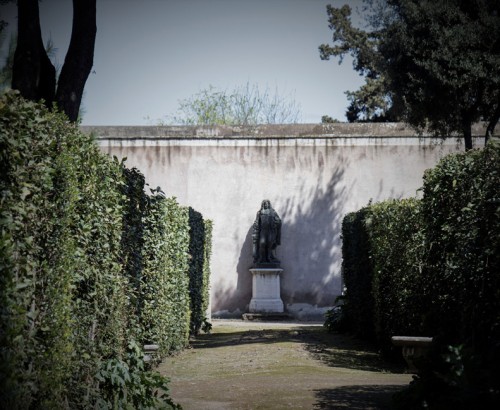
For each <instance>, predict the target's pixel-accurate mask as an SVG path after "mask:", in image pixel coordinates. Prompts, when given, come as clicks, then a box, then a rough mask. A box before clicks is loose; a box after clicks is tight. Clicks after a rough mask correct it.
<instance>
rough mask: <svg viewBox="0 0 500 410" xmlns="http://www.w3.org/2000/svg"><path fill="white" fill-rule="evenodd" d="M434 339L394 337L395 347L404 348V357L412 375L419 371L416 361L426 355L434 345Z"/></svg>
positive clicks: (392, 339) (392, 338)
mask: <svg viewBox="0 0 500 410" xmlns="http://www.w3.org/2000/svg"><path fill="white" fill-rule="evenodd" d="M432 340H433V339H432V337H423V336H392V337H391V341H392V344H393V345H394V346H401V347H402V348H403V357H404V359H405V361H406V363H407V364H408V370H409V371H410V372H412V373H415V372H416V371H417V368H416V367H415V364H414V362H413V361H414V360H415V359H417V358H419V357H422V356H424V355H425V354H426V352H427V351H428V350H429V348H430V347H431V344H432Z"/></svg>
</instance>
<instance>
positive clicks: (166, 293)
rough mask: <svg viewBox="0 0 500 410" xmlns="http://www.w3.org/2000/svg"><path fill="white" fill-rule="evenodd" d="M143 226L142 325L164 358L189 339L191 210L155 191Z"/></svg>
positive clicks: (149, 341)
mask: <svg viewBox="0 0 500 410" xmlns="http://www.w3.org/2000/svg"><path fill="white" fill-rule="evenodd" d="M144 223H145V232H144V248H143V270H142V278H141V301H142V309H141V326H142V328H143V331H144V334H143V337H144V341H145V342H146V343H154V344H158V345H159V354H160V356H163V355H165V354H168V353H169V352H171V351H175V350H179V349H181V348H183V347H184V346H186V344H187V343H188V338H189V323H190V312H189V303H190V302H189V275H188V270H189V262H188V257H189V254H188V251H189V216H188V209H187V208H184V207H181V206H180V205H179V204H178V203H177V201H176V200H175V198H165V197H164V195H163V194H162V193H161V192H159V191H157V190H153V192H152V195H151V196H150V197H149V198H148V205H147V210H146V216H145V220H144Z"/></svg>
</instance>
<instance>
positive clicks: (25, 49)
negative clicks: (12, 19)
mask: <svg viewBox="0 0 500 410" xmlns="http://www.w3.org/2000/svg"><path fill="white" fill-rule="evenodd" d="M55 87H56V70H55V68H54V66H53V65H52V63H51V61H50V59H49V57H48V56H47V52H46V51H45V48H44V47H43V41H42V32H41V30H40V18H39V10H38V0H19V1H18V37H17V47H16V52H15V54H14V66H13V69H12V88H14V89H17V90H19V91H20V93H21V95H22V96H23V97H24V98H26V99H29V100H34V101H38V100H41V99H44V100H45V103H46V104H47V106H49V107H51V106H52V102H53V101H54V96H55Z"/></svg>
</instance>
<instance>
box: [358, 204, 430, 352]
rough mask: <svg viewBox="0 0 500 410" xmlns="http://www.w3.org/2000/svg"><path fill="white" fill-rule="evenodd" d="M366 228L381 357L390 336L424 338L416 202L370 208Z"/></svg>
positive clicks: (422, 247)
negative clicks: (381, 351)
mask: <svg viewBox="0 0 500 410" xmlns="http://www.w3.org/2000/svg"><path fill="white" fill-rule="evenodd" d="M365 225H366V228H367V230H368V232H369V243H370V258H371V260H372V263H373V280H372V292H373V300H374V311H373V326H374V331H375V335H376V338H377V341H378V343H379V345H380V347H381V348H382V349H383V351H384V352H385V353H390V352H391V351H392V350H393V346H392V343H391V336H394V335H406V336H422V335H423V334H422V332H423V330H422V323H423V320H424V315H425V312H426V309H427V306H426V303H425V300H424V298H423V295H422V293H421V291H422V286H423V284H422V269H423V260H424V252H425V237H424V234H423V231H422V227H423V224H422V215H421V204H420V201H418V200H417V199H402V200H390V201H386V202H381V203H377V204H374V205H372V206H371V207H370V212H369V213H368V217H367V218H366V219H365Z"/></svg>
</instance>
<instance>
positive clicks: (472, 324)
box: [342, 142, 500, 408]
mask: <svg viewBox="0 0 500 410" xmlns="http://www.w3.org/2000/svg"><path fill="white" fill-rule="evenodd" d="M499 187H500V145H499V144H498V143H494V142H492V143H490V144H489V145H488V146H487V147H486V148H484V149H482V150H473V151H469V152H466V153H458V154H452V155H449V156H447V157H445V158H444V159H443V160H441V161H440V163H439V164H438V165H437V166H436V167H435V168H433V169H431V170H428V171H427V172H426V173H425V175H424V186H423V198H422V200H417V199H404V200H391V201H386V202H382V203H377V204H373V205H372V204H370V205H369V206H367V207H365V208H363V209H361V210H359V211H358V212H354V213H351V214H348V215H346V217H345V218H344V221H343V230H342V235H343V249H342V252H343V276H344V283H345V286H346V293H345V297H344V307H343V311H344V317H343V326H344V327H347V328H348V329H349V330H351V331H353V332H355V333H357V334H358V335H360V336H364V337H368V338H370V337H371V338H372V339H374V340H376V341H377V342H378V343H379V346H380V347H381V348H382V350H383V351H385V352H386V353H389V352H392V351H393V349H394V348H393V346H392V345H391V342H390V338H391V336H394V335H414V336H432V337H434V340H435V349H436V350H435V354H436V356H435V357H434V358H433V359H432V360H431V361H429V362H427V364H425V365H423V367H422V374H420V378H418V379H417V381H416V382H415V384H414V385H413V386H416V387H414V388H413V387H412V393H411V394H413V395H414V396H415V397H414V399H415V400H416V401H415V402H414V403H413V404H415V403H417V402H418V403H420V404H422V403H423V402H422V400H424V399H423V398H422V397H423V396H425V395H427V396H426V397H427V398H426V399H425V400H428V401H427V403H428V404H429V403H431V402H432V403H434V404H433V405H436V406H437V405H439V403H444V404H446V403H445V402H446V401H447V400H448V401H449V403H452V404H451V405H452V406H454V405H457V403H459V402H463V403H468V404H467V405H472V404H474V400H483V399H484V400H485V403H489V404H488V405H491V404H492V403H493V402H494V403H496V404H498V402H500V390H499V389H498V386H500V378H499V376H498V366H500V342H499V341H500V190H499ZM366 327H367V328H368V330H367V329H366ZM443 358H444V359H443ZM436 386H437V387H436ZM440 395H441V396H443V395H445V396H446V397H447V398H446V399H443V400H444V401H443V402H440V401H439V400H441V399H439V397H441V396H440ZM453 397H454V398H453ZM452 398H453V399H452ZM450 400H451V401H450ZM470 400H472V401H470ZM407 404H408V402H406V404H405V405H407ZM420 404H419V405H420ZM444 404H443V405H444ZM415 405H416V404H415ZM443 408H449V407H443Z"/></svg>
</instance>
